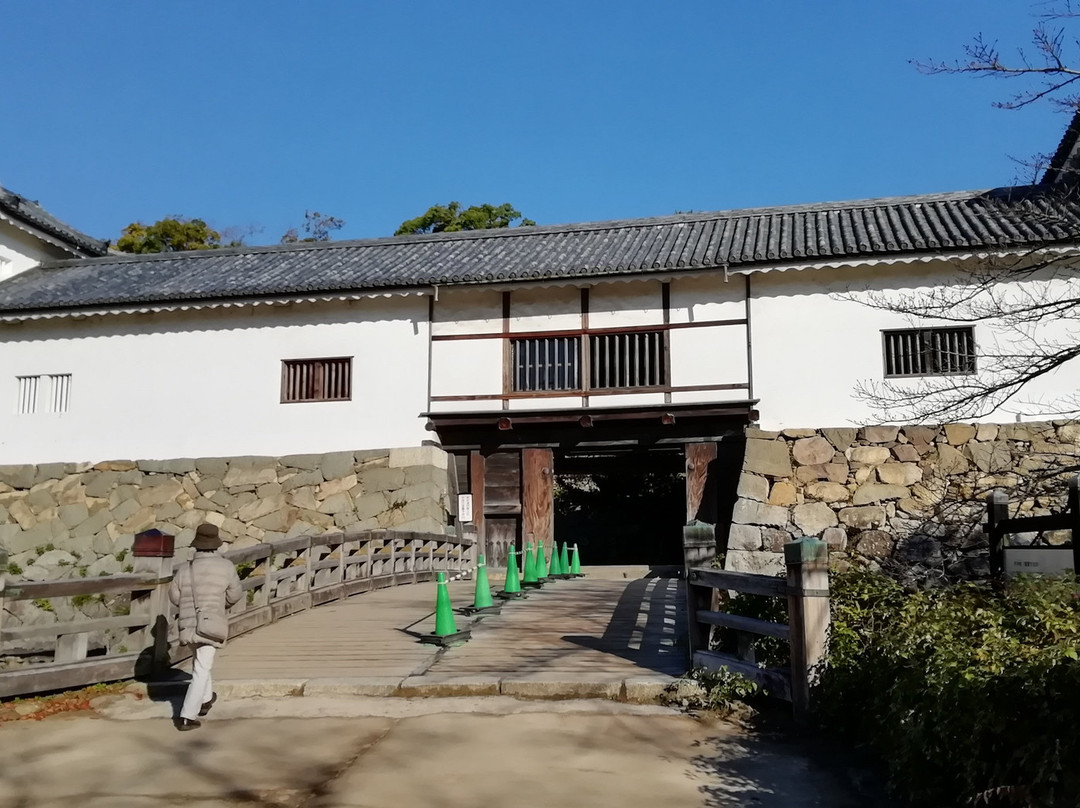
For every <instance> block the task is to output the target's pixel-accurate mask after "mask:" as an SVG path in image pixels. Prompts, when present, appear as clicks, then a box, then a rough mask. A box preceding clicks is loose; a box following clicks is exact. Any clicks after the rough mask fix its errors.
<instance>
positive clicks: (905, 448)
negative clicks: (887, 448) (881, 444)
mask: <svg viewBox="0 0 1080 808" xmlns="http://www.w3.org/2000/svg"><path fill="white" fill-rule="evenodd" d="M892 453H893V456H894V457H895V458H896V459H897V460H899V461H900V462H901V463H918V462H919V458H920V457H921V456H922V455H920V454H919V450H918V449H916V448H915V447H914V446H912V445H911V444H910V443H899V444H897V445H896V446H894V447H893V450H892Z"/></svg>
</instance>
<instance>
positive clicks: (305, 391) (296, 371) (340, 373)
mask: <svg viewBox="0 0 1080 808" xmlns="http://www.w3.org/2000/svg"><path fill="white" fill-rule="evenodd" d="M351 398H352V357H351V356H341V357H335V358H332V359H284V360H282V362H281V402H282V403H283V404H288V403H291V402H298V401H349V400H350V399H351Z"/></svg>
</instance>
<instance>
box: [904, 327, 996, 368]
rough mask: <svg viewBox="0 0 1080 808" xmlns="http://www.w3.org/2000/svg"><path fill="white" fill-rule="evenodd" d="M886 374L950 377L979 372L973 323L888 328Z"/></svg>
mask: <svg viewBox="0 0 1080 808" xmlns="http://www.w3.org/2000/svg"><path fill="white" fill-rule="evenodd" d="M884 337H885V376H886V378H890V377H898V376H948V375H956V374H965V373H974V372H975V334H974V329H972V328H971V327H970V326H963V327H959V328H955V327H953V328H913V329H908V330H905V331H886V332H885V334H884Z"/></svg>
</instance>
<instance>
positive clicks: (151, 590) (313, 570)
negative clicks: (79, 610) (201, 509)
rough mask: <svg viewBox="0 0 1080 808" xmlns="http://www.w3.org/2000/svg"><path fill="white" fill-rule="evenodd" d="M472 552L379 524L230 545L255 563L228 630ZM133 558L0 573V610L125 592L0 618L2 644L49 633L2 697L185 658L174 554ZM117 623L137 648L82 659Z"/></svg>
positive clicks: (417, 577)
mask: <svg viewBox="0 0 1080 808" xmlns="http://www.w3.org/2000/svg"><path fill="white" fill-rule="evenodd" d="M474 554H475V541H474V539H473V538H472V536H470V535H469V534H463V535H461V536H450V535H441V534H432V533H417V532H415V531H396V530H383V529H380V530H371V531H346V532H344V533H327V534H321V535H317V536H297V537H295V538H291V539H286V540H283V541H280V542H273V543H261V544H256V545H253V546H250V547H243V548H237V549H233V550H228V551H226V552H225V553H223V555H224V556H225V557H226V558H228V559H229V560H230V561H232V562H233V563H234V564H237V565H245V566H246V565H250V564H254V565H255V567H254V569H252V570H244V572H245V575H244V577H243V580H242V581H241V587H242V589H243V591H244V597H243V598H242V599H241V602H240V603H238V604H236V605H235V606H234V607H232V609H230V613H229V623H230V631H231V632H232V634H233V635H234V636H235V635H239V634H243V633H245V632H248V631H252V630H254V629H256V628H258V627H260V626H263V625H267V624H269V623H272V622H275V621H277V620H279V619H281V618H282V617H285V616H286V615H289V614H294V613H296V612H299V611H303V610H305V609H309V608H312V607H313V606H318V605H321V604H323V603H328V602H331V601H334V600H339V599H341V598H347V597H349V596H350V595H354V594H358V593H361V592H367V591H370V590H373V589H380V588H384V587H388V586H396V585H399V584H407V583H419V582H422V581H429V580H434V578H435V574H436V572H438V571H448V572H464V571H466V570H468V569H469V568H470V567H471V565H472V563H473V556H474ZM136 555H137V556H138V554H136ZM135 561H136V572H135V573H133V574H124V575H108V576H101V577H98V578H76V579H68V580H63V581H25V582H24V581H6V582H5V580H4V576H3V575H2V574H0V614H2V612H3V603H4V601H5V600H36V599H47V598H57V597H73V596H93V595H99V594H110V593H125V592H127V593H131V595H132V603H131V607H130V614H127V615H116V616H113V617H107V618H86V619H81V620H73V621H69V622H58V623H52V624H48V625H34V626H11V625H10V624H9V623H8V622H6V621H4V620H3V619H2V618H0V642H11V641H24V640H29V639H41V638H44V639H51V638H56V646H55V648H56V650H55V655H54V661H53V662H52V663H43V664H40V665H29V666H25V667H21V668H18V669H14V670H10V671H0V697H4V696H14V695H23V694H28V693H35V692H41V691H43V690H52V689H58V688H62V687H78V686H83V685H88V684H93V683H95V682H99V681H109V680H111V679H118V678H127V677H130V676H132V675H134V673H135V671H136V667H137V664H138V663H139V662H140V659H143V660H146V659H149V660H150V661H151V662H153V663H156V664H157V665H163V664H169V663H176V662H178V661H180V660H181V659H182V658H184V656H186V654H187V651H186V649H185V648H183V647H181V646H180V645H179V641H178V640H179V638H178V636H177V628H176V616H177V609H176V607H174V606H173V605H172V604H171V603H169V600H168V597H167V589H168V586H169V584H170V583H171V582H172V567H173V559H172V558H171V557H160V556H147V557H136V559H135ZM255 570H258V574H256V573H255ZM124 628H126V629H128V630H129V632H130V634H131V637H132V643H133V645H134V646H135V647H137V648H140V649H142V653H141V654H139V653H122V654H107V655H106V656H104V657H101V656H97V657H90V658H87V654H88V651H89V638H90V635H91V634H92V633H97V632H102V631H109V630H116V629H124ZM121 650H122V649H121Z"/></svg>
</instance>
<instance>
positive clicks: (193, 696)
mask: <svg viewBox="0 0 1080 808" xmlns="http://www.w3.org/2000/svg"><path fill="white" fill-rule="evenodd" d="M192 648H193V650H194V651H195V658H194V661H193V662H192V665H191V683H190V684H188V689H187V695H186V696H184V706H183V707H181V708H180V717H181V718H189V719H195V718H198V717H199V710H200V709H202V706H203V704H205V703H206V702H208V701H210V697H211V696H212V695H213V693H214V688H213V684H212V683H211V681H210V668H212V667H213V666H214V655H215V654H216V653H217V648H215V647H214V646H212V645H193V646H192Z"/></svg>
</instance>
